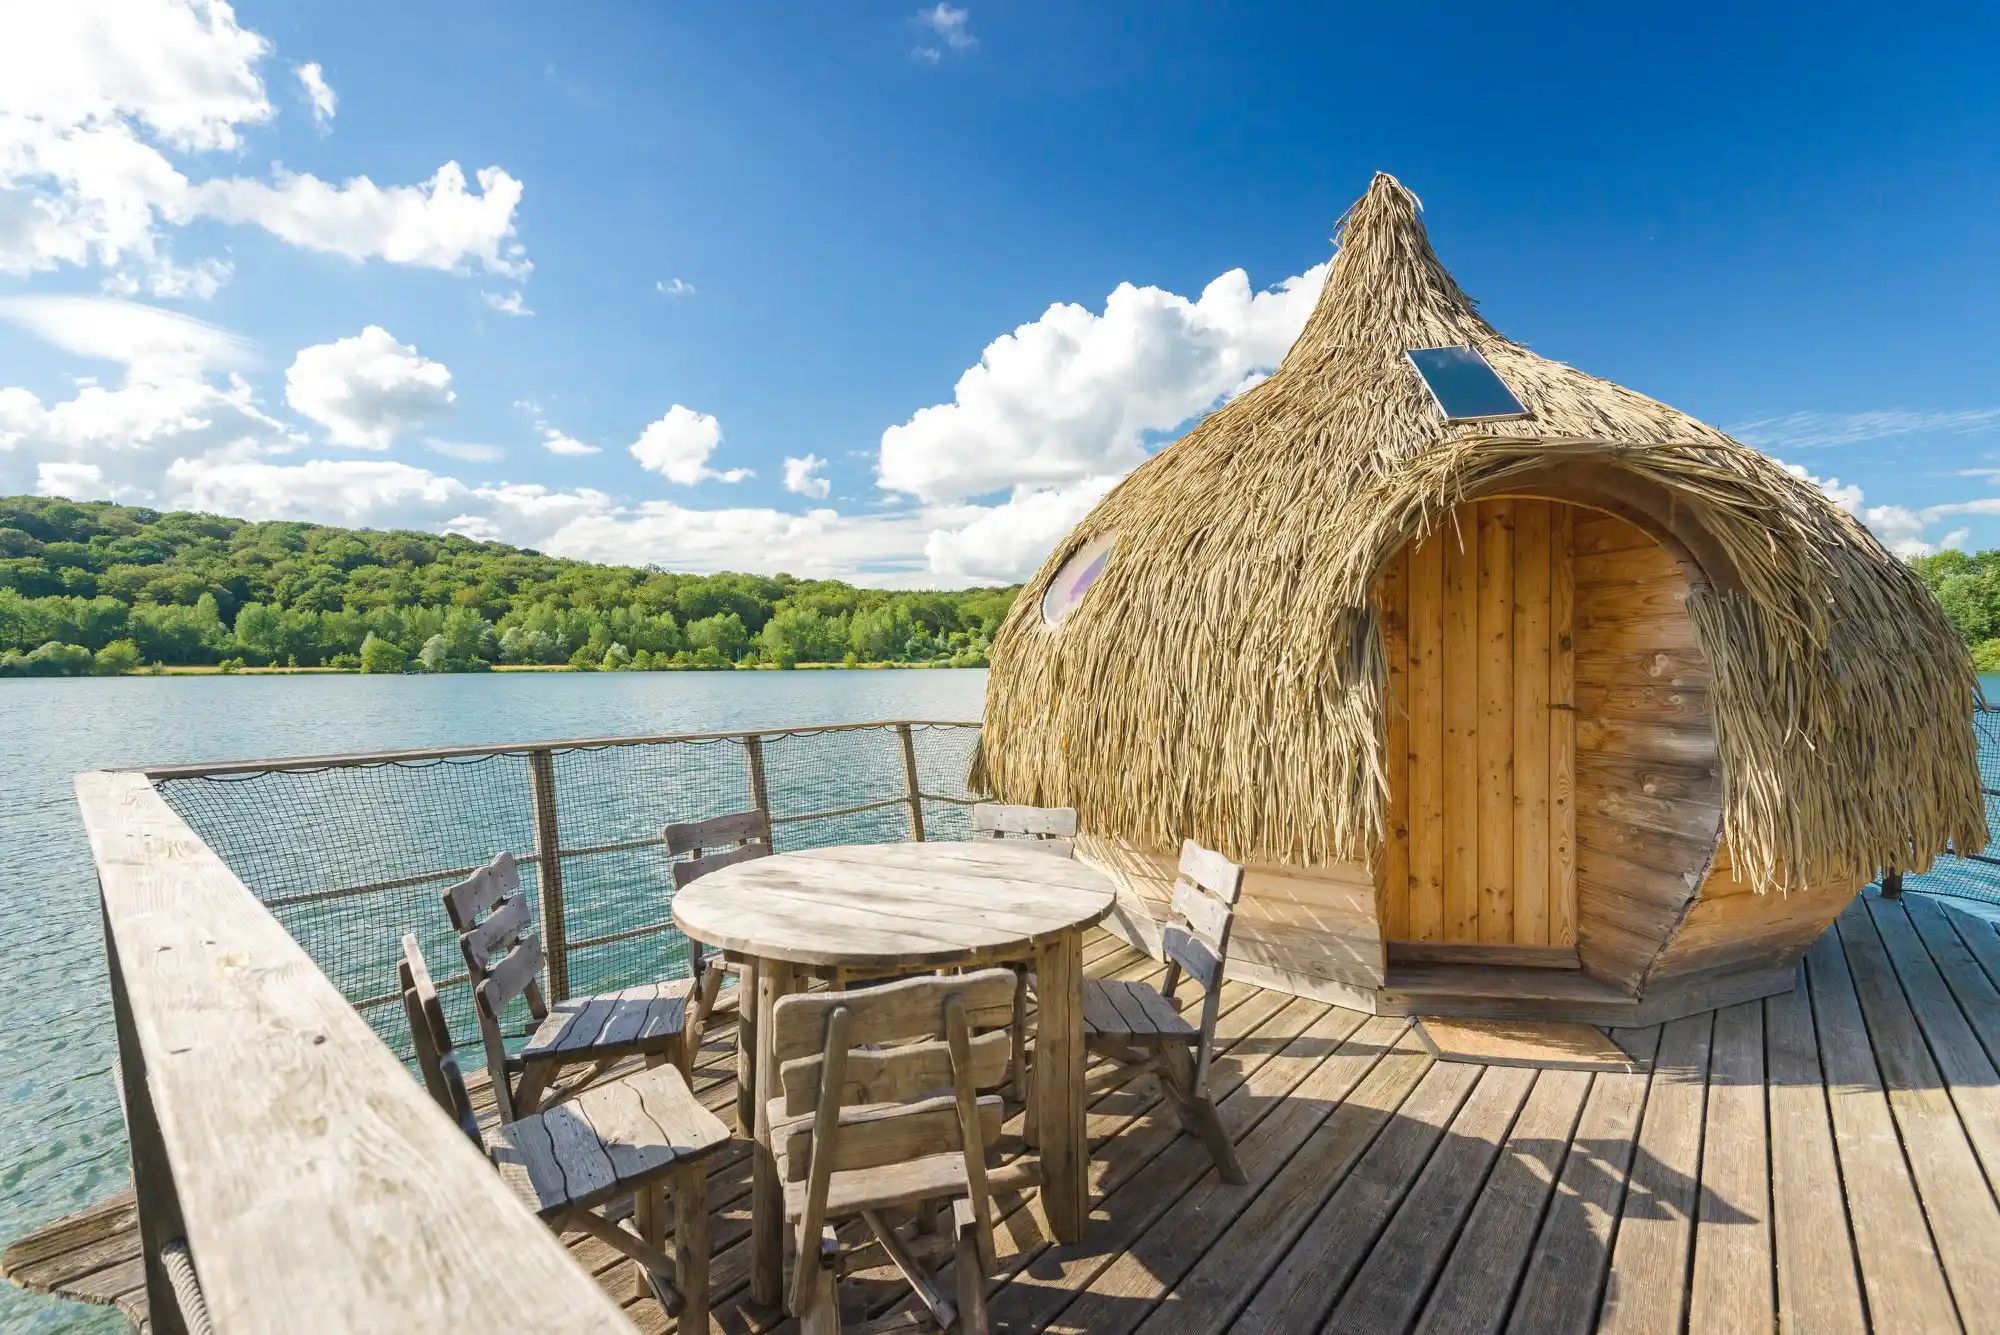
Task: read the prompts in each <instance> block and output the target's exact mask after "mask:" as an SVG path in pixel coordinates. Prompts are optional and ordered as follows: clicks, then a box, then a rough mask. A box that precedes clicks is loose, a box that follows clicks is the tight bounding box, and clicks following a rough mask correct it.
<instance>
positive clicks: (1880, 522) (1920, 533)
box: [1775, 459, 2000, 557]
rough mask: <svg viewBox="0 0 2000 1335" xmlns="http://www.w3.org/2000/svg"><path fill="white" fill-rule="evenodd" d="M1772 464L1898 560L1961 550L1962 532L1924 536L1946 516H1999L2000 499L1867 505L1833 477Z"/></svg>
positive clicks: (1856, 490) (1857, 491)
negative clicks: (1813, 489) (1822, 498)
mask: <svg viewBox="0 0 2000 1335" xmlns="http://www.w3.org/2000/svg"><path fill="white" fill-rule="evenodd" d="M1775 462H1776V463H1777V464H1778V465H1779V466H1780V467H1782V468H1783V469H1784V470H1785V471H1786V472H1787V473H1790V474H1791V475H1792V476H1793V477H1796V478H1801V479H1803V480H1805V481H1807V482H1810V483H1812V484H1813V485H1814V486H1815V487H1818V488H1819V489H1820V492H1821V494H1823V495H1824V496H1825V497H1826V498H1827V499H1828V500H1830V501H1832V502H1833V503H1834V504H1835V505H1837V506H1839V507H1840V508H1841V509H1843V510H1845V511H1847V513H1849V514H1851V515H1853V516H1854V517H1855V518H1856V519H1859V520H1860V521H1861V522H1862V523H1863V524H1866V525H1867V526H1868V528H1869V530H1870V531H1871V532H1873V533H1874V534H1875V536H1876V537H1877V538H1880V539H1881V540H1882V545H1883V546H1884V547H1887V548H1888V549H1889V550H1890V551H1892V552H1894V553H1895V554H1896V555H1898V556H1903V557H1909V556H1931V555H1934V554H1936V553H1937V552H1939V551H1941V550H1943V549H1945V548H1948V547H1961V546H1963V545H1964V544H1965V540H1966V538H1967V537H1968V536H1970V534H1969V532H1968V530H1966V529H1957V530H1954V531H1953V532H1950V533H1947V534H1945V535H1944V536H1943V537H1941V538H1938V539H1936V540H1932V539H1929V538H1927V537H1925V536H1924V535H1925V534H1926V533H1928V532H1930V531H1931V530H1932V529H1934V528H1936V527H1937V525H1938V523H1939V521H1940V520H1942V519H1945V518H1946V517H1948V516H1952V515H1994V514H2000V497H1987V498H1983V499H1980V500H1974V501H1955V502H1952V503H1950V504H1946V505H1927V506H1924V507H1922V508H1921V509H1912V508H1910V507H1909V506H1906V505H1867V504H1864V501H1865V499H1866V498H1865V497H1864V495H1863V493H1862V490H1861V488H1860V487H1857V486H1854V485H1852V484H1851V483H1843V482H1842V481H1841V480H1840V479H1839V478H1837V477H1819V476H1817V475H1815V474H1813V473H1811V472H1808V471H1807V470H1806V469H1805V468H1804V467H1803V466H1801V465H1799V464H1788V463H1786V462H1785V461H1784V460H1782V459H1777V460H1775Z"/></svg>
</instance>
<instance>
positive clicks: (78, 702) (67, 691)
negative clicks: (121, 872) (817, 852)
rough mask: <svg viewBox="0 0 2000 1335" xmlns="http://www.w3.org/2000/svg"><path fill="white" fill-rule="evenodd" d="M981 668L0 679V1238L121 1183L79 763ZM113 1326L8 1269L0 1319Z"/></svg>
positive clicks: (606, 712) (610, 722)
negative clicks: (2, 1012) (1, 1005)
mask: <svg viewBox="0 0 2000 1335" xmlns="http://www.w3.org/2000/svg"><path fill="white" fill-rule="evenodd" d="M985 692H986V673H985V672H983V671H974V670H959V671H935V670H932V671H879V672H871V671H861V672H648V673H622V672H621V673H540V672H536V673H492V674H481V675H465V676H439V677H423V676H411V677H382V676H373V677H362V676H346V675H340V676H305V675H302V676H228V677H222V676H213V677H209V676H204V677H126V678H120V679H116V680H98V679H86V680H59V679H58V680H24V681H7V682H0V718H4V719H5V725H4V726H0V867H5V868H7V869H8V870H9V871H10V872H11V873H12V876H11V884H10V886H9V887H8V889H9V892H10V893H9V896H8V907H7V910H6V912H5V913H4V916H0V951H4V952H5V955H4V957H5V959H6V960H7V961H8V964H7V968H6V975H5V976H6V979H7V982H8V985H9V986H8V997H9V1001H10V1003H11V1004H12V1008H13V1012H12V1014H11V1015H10V1016H9V1021H10V1022H9V1024H8V1025H7V1027H6V1029H5V1030H4V1031H0V1175H4V1176H0V1187H4V1190H0V1241H6V1242H11V1241H13V1240H14V1239H15V1238H17V1237H18V1236H20V1235H21V1234H22V1233H24V1232H27V1231H29V1230H30V1229H33V1228H36V1227H39V1226H40V1225H41V1224H43V1223H46V1222H47V1221H48V1220H50V1219H53V1218H55V1217H57V1216H58V1215H62V1214H66V1213H68V1212H70V1211H72V1210H76V1209H79V1208H81V1207H83V1206H85V1205H88V1204H90V1203H91V1202H93V1201H96V1200H98V1199H100V1198H102V1197H104V1196H106V1195H109V1194H110V1193H111V1192H113V1191H116V1190H119V1189H121V1188H122V1187H123V1186H124V1185H125V1182H126V1173H127V1165H126V1158H125V1133H124V1122H123V1119H122V1118H121V1116H120V1114H119V1110H118V1093H117V1088H116V1085H115V1077H114V1076H113V1074H112V1064H113V1062H114V1060H115V1057H116V1047H115V1044H114V1043H113V1041H112V1035H111V1009H110V1001H109V995H108V993H107V991H106V989H105V985H104V947H103V932H102V928H101V925H100V921H99V916H98V908H97V893H96V879H95V876H94V874H93V872H92V869H91V862H90V850H89V847H88V845H87V844H86V843H85V841H84V837H83V829H82V825H81V824H80V822H79V821H78V819H77V814H76V801H75V798H74V795H73V793H72V791H71V787H70V779H71V776H72V775H73V774H75V773H76V772H77V771H79V770H87V769H100V768H105V767H115V766H124V765H138V764H165V763H174V762H182V761H200V760H224V759H235V758H247V757H258V756H280V755H310V754H325V753H328V752H335V751H374V750H385V749H389V748H395V747H421V746H450V745H463V744H468V743H477V742H502V741H534V740H542V739H550V738H566V737H607V736H617V735H621V734H636V733H663V732H718V731H730V730H735V729H742V728H767V727H769V728H776V727H784V726H797V725H802V724H813V723H844V722H861V721H864V720H870V719H894V718H918V719H977V718H978V717H979V714H980V709H981V706H982V704H983V701H984V698H985ZM59 1329H60V1330H94V1331H105V1332H110V1331H118V1330H125V1329H128V1327H127V1326H126V1325H125V1322H124V1321H123V1319H122V1318H120V1317H118V1316H117V1315H116V1314H115V1313H113V1312H111V1311H109V1310H108V1309H107V1310H97V1309H84V1308H80V1307H77V1306H75V1305H72V1304H67V1303H55V1302H50V1301H47V1300H44V1299H39V1298H35V1297H32V1296H30V1295H26V1294H23V1293H21V1292H19V1291H18V1290H16V1289H14V1288H13V1287H12V1286H11V1285H6V1284H0V1332H6V1333H8V1335H12V1333H13V1332H26V1331H52V1330H59Z"/></svg>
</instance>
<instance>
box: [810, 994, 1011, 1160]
mask: <svg viewBox="0 0 2000 1335" xmlns="http://www.w3.org/2000/svg"><path fill="white" fill-rule="evenodd" d="M1013 1022H1014V971H1013V970H1011V969H984V970H981V971H979V972H977V973H967V974H958V975H954V976H947V977H938V976H935V975H932V976H926V977H922V978H908V979H904V980H903V981H901V982H895V983H886V984H883V985H881V986H879V987H863V988H855V989H853V990H852V991H847V992H814V993H802V994H799V995H796V996H790V997H786V998H784V999H783V1000H781V1001H779V1002H778V1005H777V1009H776V1013H775V1017H774V1019H773V1022H772V1029H773V1031H774V1032H773V1033H772V1036H771V1043H772V1046H773V1050H774V1053H775V1055H776V1057H777V1060H778V1075H779V1082H780V1085H781V1089H780V1090H779V1091H776V1093H775V1096H774V1102H775V1099H777V1098H782V1099H783V1100H784V1107H783V1114H784V1115H785V1116H787V1117H792V1118H801V1117H803V1115H804V1114H807V1113H816V1114H818V1116H817V1117H815V1118H814V1120H812V1121H810V1122H804V1121H801V1122H798V1123H796V1124H795V1125H794V1128H793V1129H792V1130H790V1131H788V1132H784V1133H783V1134H784V1135H785V1136H786V1137H787V1143H786V1144H785V1145H780V1146H774V1147H773V1148H774V1149H778V1150H780V1151H783V1152H784V1153H785V1156H786V1158H785V1163H786V1168H787V1171H788V1175H789V1177H790V1179H791V1180H792V1181H795V1182H797V1181H806V1180H808V1179H809V1178H810V1177H817V1176H818V1175H819V1174H821V1173H833V1172H842V1171H847V1170H849V1169H861V1168H879V1167H883V1166H886V1165H888V1164H894V1163H902V1162H905V1161H907V1160H910V1159H914V1158H918V1157H921V1156H923V1155H927V1154H940V1153H945V1152H948V1151H951V1150H962V1151H964V1152H965V1153H966V1154H967V1157H968V1159H977V1160H978V1162H979V1163H980V1164H981V1165H982V1168H981V1172H982V1174H983V1171H984V1169H983V1165H984V1162H985V1159H984V1152H985V1150H986V1149H987V1147H989V1146H991V1145H992V1144H993V1142H994V1141H995V1140H996V1139H998V1137H999V1135H1000V1122H1001V1107H1000V1100H999V1099H998V1098H997V1097H992V1096H989V1097H983V1098H982V1097H980V1094H979V1091H981V1090H987V1089H994V1088H997V1087H998V1086H1000V1085H1001V1084H1003V1083H1005V1082H1006V1079H1007V1073H1008V1066H1009V1062H1010V1058H1011V1055H1012V1043H1013V1036H1012V1033H1011V1027H1012V1025H1013ZM843 1110H850V1111H848V1112H847V1114H846V1115H845V1116H843V1115H842V1114H843ZM774 1111H776V1110H775V1109H774ZM980 1180H981V1182H982V1183H983V1182H984V1177H983V1176H982V1177H981V1179H980Z"/></svg>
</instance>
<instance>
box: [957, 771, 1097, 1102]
mask: <svg viewBox="0 0 2000 1335" xmlns="http://www.w3.org/2000/svg"><path fill="white" fill-rule="evenodd" d="M972 833H973V837H974V838H975V839H1010V840H1016V841H1019V842H1021V843H1025V844H1029V845H1030V846H1032V847H1034V848H1036V849H1037V850H1042V851H1046V852H1048V853H1050V854H1052V855H1054V856H1056V857H1064V858H1072V857H1075V856H1076V812H1075V811H1074V810H1073V809H1072V808H1069V807H1024V806H1015V805H1012V804H1010V803H1005V802H976V803H974V804H973V807H972ZM1011 967H1012V968H1013V970H1014V979H1015V983H1014V1064H1013V1067H1012V1068H1011V1069H1010V1070H1009V1071H1008V1073H1007V1088H1008V1091H1009V1093H1011V1094H1012V1095H1013V1096H1014V1098H1016V1099H1018V1100H1025V1099H1026V1098H1027V1096H1028V1081H1027V1061H1028V993H1029V990H1030V989H1031V987H1032V986H1033V984H1034V977H1033V973H1032V971H1031V970H1030V968H1029V961H1027V960H1016V961H1013V962H1012V963H1011Z"/></svg>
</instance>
